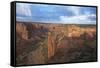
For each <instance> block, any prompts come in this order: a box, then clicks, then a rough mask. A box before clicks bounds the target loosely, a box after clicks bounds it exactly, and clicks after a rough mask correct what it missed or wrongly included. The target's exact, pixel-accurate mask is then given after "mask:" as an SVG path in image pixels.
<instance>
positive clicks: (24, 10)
mask: <svg viewBox="0 0 100 68" xmlns="http://www.w3.org/2000/svg"><path fill="white" fill-rule="evenodd" d="M16 13H17V14H19V15H25V16H31V15H32V13H31V8H30V5H29V4H24V3H17V7H16Z"/></svg>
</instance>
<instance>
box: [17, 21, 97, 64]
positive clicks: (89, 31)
mask: <svg viewBox="0 0 100 68" xmlns="http://www.w3.org/2000/svg"><path fill="white" fill-rule="evenodd" d="M96 39H97V38H96V25H92V24H90V25H87V24H51V23H47V24H45V23H36V22H17V23H16V61H17V64H18V65H24V64H25V65H26V64H27V65H28V64H47V63H64V62H68V63H70V62H84V61H96V59H97V58H96V56H97V54H96V50H97V49H96V48H97V47H96Z"/></svg>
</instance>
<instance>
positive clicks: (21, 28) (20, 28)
mask: <svg viewBox="0 0 100 68" xmlns="http://www.w3.org/2000/svg"><path fill="white" fill-rule="evenodd" d="M16 32H17V33H18V34H19V35H20V36H21V37H22V38H23V39H25V40H27V39H28V30H27V27H26V25H25V24H23V23H16Z"/></svg>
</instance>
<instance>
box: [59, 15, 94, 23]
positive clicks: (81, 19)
mask: <svg viewBox="0 0 100 68" xmlns="http://www.w3.org/2000/svg"><path fill="white" fill-rule="evenodd" d="M94 16H96V15H95V14H90V15H76V16H70V17H68V16H60V21H61V22H64V23H68V24H95V23H96V21H92V20H90V19H88V18H89V17H94Z"/></svg>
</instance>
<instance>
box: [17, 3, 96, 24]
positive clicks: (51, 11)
mask: <svg viewBox="0 0 100 68" xmlns="http://www.w3.org/2000/svg"><path fill="white" fill-rule="evenodd" d="M16 20H17V21H24V22H43V23H62V24H96V8H95V7H80V6H60V5H46V4H29V3H17V4H16Z"/></svg>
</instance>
